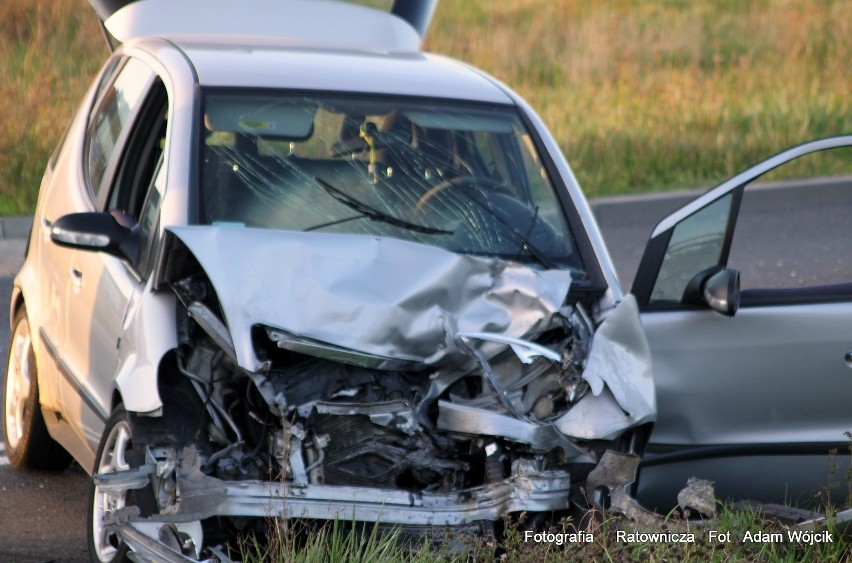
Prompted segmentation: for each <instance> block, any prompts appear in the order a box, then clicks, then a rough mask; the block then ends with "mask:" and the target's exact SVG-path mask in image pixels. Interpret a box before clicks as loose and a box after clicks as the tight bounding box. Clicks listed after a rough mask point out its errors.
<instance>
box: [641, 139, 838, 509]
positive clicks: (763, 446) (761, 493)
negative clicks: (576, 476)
mask: <svg viewBox="0 0 852 563" xmlns="http://www.w3.org/2000/svg"><path fill="white" fill-rule="evenodd" d="M815 171H818V173H819V174H820V177H819V178H815V177H813V176H814V175H815V174H816V173H817V172H815ZM825 171H829V172H828V174H829V176H825V174H826V172H825ZM791 177H795V178H803V177H805V178H807V179H806V180H801V181H799V180H797V181H790V180H785V181H776V180H778V179H779V178H791ZM633 293H634V294H635V295H636V298H637V301H638V303H639V305H640V310H641V311H642V322H643V325H644V327H645V331H646V334H647V337H648V341H649V344H650V347H651V352H652V357H653V362H654V375H655V380H656V386H657V404H658V408H659V415H658V420H657V425H656V427H655V429H654V431H653V434H652V436H651V443H650V445H649V448H648V452H647V455H646V457H645V460H644V461H643V465H642V469H641V475H640V479H639V497H640V500H642V501H643V502H645V503H646V504H647V505H649V506H650V507H654V508H659V509H667V508H670V507H672V506H674V505H675V504H676V499H675V495H676V493H677V490H678V488H679V487H681V486H682V485H683V484H684V483H685V482H686V480H687V478H688V477H691V476H695V477H702V478H706V479H710V480H713V481H715V483H716V491H717V495H719V496H720V497H721V498H734V499H757V500H761V501H764V502H793V503H803V504H807V503H809V502H811V503H812V502H814V501H815V500H817V499H815V497H814V495H816V494H818V493H819V492H820V491H825V490H826V486H827V485H828V484H829V482H830V481H831V480H832V479H834V481H835V482H840V484H841V485H845V483H843V477H844V474H845V472H846V471H847V470H848V468H849V458H848V456H849V448H850V438H849V437H848V436H846V435H844V433H846V432H849V431H852V369H850V368H852V136H842V137H833V138H828V139H823V140H819V141H814V142H811V143H807V144H804V145H801V146H798V147H794V148H792V149H789V150H787V151H785V152H782V153H780V154H778V155H776V156H774V157H772V158H770V159H768V160H766V161H764V162H762V163H760V164H758V165H757V166H754V167H752V168H750V169H749V170H746V171H745V172H743V173H741V174H739V175H737V176H736V177H734V178H732V179H731V180H729V181H727V182H725V183H723V184H721V185H720V186H719V187H717V188H715V189H712V190H710V191H709V192H707V193H706V194H704V195H702V196H701V197H699V198H698V199H696V200H695V201H693V202H692V203H690V204H688V205H686V206H684V207H682V208H681V209H679V210H678V211H676V212H674V213H673V214H671V215H670V216H668V217H666V218H665V219H663V220H662V221H661V222H660V223H659V224H658V225H657V227H656V228H655V229H654V231H653V233H652V235H651V239H650V241H649V243H648V246H647V247H646V250H645V254H644V256H643V258H642V261H641V263H640V266H639V270H638V272H637V275H636V278H635V281H634V285H633ZM833 450H836V452H838V455H840V456H845V457H843V458H836V457H833V456H832V455H831V452H832V451H833ZM833 465H836V467H832V466H833ZM838 468H839V471H838Z"/></svg>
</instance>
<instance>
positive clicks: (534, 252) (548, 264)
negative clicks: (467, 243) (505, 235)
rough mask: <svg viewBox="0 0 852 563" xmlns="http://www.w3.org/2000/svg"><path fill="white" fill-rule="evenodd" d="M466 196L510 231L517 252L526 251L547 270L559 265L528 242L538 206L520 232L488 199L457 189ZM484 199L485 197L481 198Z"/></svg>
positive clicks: (536, 217)
mask: <svg viewBox="0 0 852 563" xmlns="http://www.w3.org/2000/svg"><path fill="white" fill-rule="evenodd" d="M459 191H460V192H461V193H462V194H464V196H465V197H466V198H468V199H469V200H470V201H472V202H473V203H475V204H476V205H478V206H479V207H480V208H481V209H483V210H485V211H487V212H488V214H489V215H491V217H493V218H494V219H496V220H497V221H498V222H499V223H500V224H501V225H503V226H504V227H506V228H507V229H509V232H510V233H512V235H513V237H514V239H515V240H516V241H518V243H519V246H518V253H520V252H521V251H522V250H525V251H527V253H528V254H529V255H530V256H532V257H533V258H534V259H535V260H537V261H538V263H539V264H541V265H542V266H544V267H545V268H547V269H548V270H556V269H558V268H559V267H558V266H557V265H556V263H555V262H554V261H553V260H551V259H550V258H549V257H548V256H547V255H546V254H545V253H543V252H542V251H541V250H539V249H538V248H537V247H536V246H535V245H533V243H532V242H530V240H529V238H530V235H532V231H533V228H534V227H535V224H536V222H537V221H538V206H536V208H535V213H534V214H533V217H532V221H531V222H530V226H529V228H528V229H527V232H526V233H522V232H521V231H519V230H518V229H516V228H515V226H514V225H513V224H512V223H510V222H509V221H507V220H506V219H504V218H503V217H501V216H500V214H499V213H497V212H496V211H495V210H494V209H493V208H492V207H491V206H490V205H489V204H488V201H487V200H486V201H480V199H479V197H477V196H474V195H472V194H469V193H467V191H465V190H459ZM483 199H485V198H483ZM515 260H517V255H515Z"/></svg>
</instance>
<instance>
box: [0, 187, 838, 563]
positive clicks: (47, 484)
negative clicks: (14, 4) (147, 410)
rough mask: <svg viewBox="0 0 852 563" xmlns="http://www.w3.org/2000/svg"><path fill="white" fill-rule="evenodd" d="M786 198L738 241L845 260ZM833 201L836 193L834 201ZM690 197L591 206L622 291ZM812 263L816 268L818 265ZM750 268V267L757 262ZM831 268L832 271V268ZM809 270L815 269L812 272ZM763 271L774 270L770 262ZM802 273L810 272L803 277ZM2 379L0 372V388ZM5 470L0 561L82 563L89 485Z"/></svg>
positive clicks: (5, 292) (7, 276)
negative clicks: (804, 247)
mask: <svg viewBox="0 0 852 563" xmlns="http://www.w3.org/2000/svg"><path fill="white" fill-rule="evenodd" d="M847 189H848V188H847ZM792 193H793V192H792V191H790V190H787V189H781V190H767V191H765V193H764V194H763V195H762V196H761V197H762V198H763V199H764V200H765V202H764V203H766V202H768V203H770V204H771V208H772V212H771V213H768V214H766V213H764V215H768V219H767V221H768V222H764V223H762V226H761V227H759V228H757V227H755V228H753V229H752V230H748V229H746V230H744V231H743V233H744V235H745V236H746V237H765V238H766V239H768V240H770V241H773V244H772V245H770V247H772V248H770V251H771V252H775V251H778V252H781V253H783V254H784V255H785V256H788V257H789V259H787V260H788V261H787V262H786V263H785V264H783V268H785V274H786V272H787V270H789V271H791V272H793V271H799V270H796V269H797V268H798V269H800V270H802V271H809V272H810V271H818V270H819V269H820V268H822V269H825V266H827V265H829V264H828V262H827V261H826V260H825V259H824V258H820V256H815V255H814V253H813V252H796V251H794V252H790V251H789V249H790V247H791V239H794V238H796V237H798V238H803V239H808V237H807V236H804V237H802V236H801V229H800V226H801V225H803V224H807V225H808V228H812V229H813V230H814V231H813V232H816V233H819V232H820V230H822V231H826V232H827V233H829V234H831V233H833V234H837V233H838V232H839V229H840V228H844V229H847V230H846V231H844V232H845V233H847V235H849V236H835V237H834V240H835V241H836V244H837V246H836V247H830V248H825V249H821V252H823V253H824V254H827V255H830V256H832V257H834V256H836V255H841V254H842V255H843V256H846V255H848V252H845V248H844V246H845V245H848V241H849V239H850V236H852V233H849V230H848V229H849V227H848V225H852V222H849V221H848V217H849V216H850V215H852V209H850V205H849V203H846V202H844V203H843V205H841V204H840V198H839V197H837V198H834V199H832V200H830V201H828V202H827V203H826V202H822V203H821V204H820V205H819V206H814V207H807V206H805V207H806V208H803V206H802V205H800V204H795V205H793V204H790V203H789V202H788V199H789V198H788V196H789V195H791V194H792ZM840 193H841V192H840V191H838V194H840ZM695 195H696V194H695V193H683V194H675V195H653V196H644V197H627V198H614V199H608V200H605V201H599V202H595V203H594V204H593V207H594V209H595V214H596V216H597V217H598V221H599V224H600V226H601V229H602V231H603V233H604V238H605V239H606V241H607V245H608V247H609V250H610V252H611V254H612V257H613V260H614V262H615V264H616V267H617V269H618V271H619V273H620V278H621V281H622V284H623V286H624V287H625V289H626V290H627V289H629V288H630V285H631V283H632V279H633V274H634V273H635V270H636V267H637V265H638V263H639V259H640V257H641V254H642V251H643V250H644V246H645V243H646V241H647V240H648V236H649V235H650V233H651V230H652V228H653V226H654V225H655V224H656V222H657V221H658V220H659V219H661V218H662V217H664V216H665V215H666V214H668V213H669V212H670V211H672V210H674V209H676V208H677V207H679V206H680V205H682V204H683V203H686V202H687V201H689V200H690V199H692V198H693V197H694V196H695ZM845 199H847V200H848V198H845ZM743 211H746V210H745V209H744V210H743ZM764 218H766V217H764ZM0 226H2V225H0ZM18 232H19V233H20V232H24V233H25V232H26V231H25V230H23V231H21V230H18ZM825 234H826V233H825V232H823V233H822V235H825ZM3 235H5V236H6V237H10V236H12V237H14V236H15V234H14V233H10V232H7V231H5V230H3V229H0V236H3ZM19 236H23V235H19ZM826 240H827V239H826ZM794 242H795V241H794ZM23 246H24V241H23V239H22V238H18V239H15V238H5V239H3V238H0V356H2V357H3V358H5V356H6V346H7V343H8V340H9V327H8V320H7V319H8V303H9V293H10V291H11V282H12V278H13V277H14V275H15V273H16V272H17V269H18V268H19V267H20V263H21V255H22V251H23ZM790 260H792V261H793V262H792V263H791V262H790ZM819 260H822V262H821V263H818V262H819ZM796 261H798V262H796ZM815 261H816V262H815ZM752 262H754V263H755V264H758V263H759V262H760V261H759V260H753V261H752ZM831 264H835V266H836V261H833V262H831ZM814 265H816V266H817V268H814ZM841 265H842V264H841ZM771 266H772V267H773V268H775V267H776V266H777V267H779V268H780V267H782V266H781V265H778V264H776V263H775V262H773V263H772V264H771ZM808 268H810V270H807V269H808ZM846 268H848V264H847V265H846ZM844 269H845V268H844ZM776 273H777V272H776ZM761 275H762V274H761V272H760V268H757V267H756V269H755V271H754V272H753V273H751V274H750V276H751V277H750V278H749V279H752V280H755V281H756V282H759V281H760V280H761V278H760V276H761ZM815 279H816V278H815ZM3 371H5V370H3ZM4 375H5V374H4V373H2V372H0V382H2V380H3V379H4ZM0 409H2V405H0ZM7 463H8V462H7V461H6V460H5V456H4V450H3V447H2V442H0V561H3V562H5V561H15V562H19V563H29V562H47V561H56V562H60V561H61V562H77V561H88V558H87V556H86V539H85V537H86V526H85V517H86V516H85V512H86V496H87V491H88V487H89V480H88V478H87V476H86V475H85V473H84V472H83V471H82V470H81V469H80V468H79V467H77V466H76V465H75V466H72V467H71V468H69V469H67V470H66V471H64V472H62V473H59V474H49V473H23V472H19V471H16V470H14V469H12V468H11V467H10V466H8V465H7Z"/></svg>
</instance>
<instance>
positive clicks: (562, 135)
mask: <svg viewBox="0 0 852 563" xmlns="http://www.w3.org/2000/svg"><path fill="white" fill-rule="evenodd" d="M427 48H428V49H430V50H432V51H436V52H440V53H446V54H448V55H451V56H453V57H457V58H461V59H464V60H466V61H470V62H472V63H473V64H475V65H477V66H479V67H481V68H483V69H485V70H487V71H488V72H490V73H492V74H493V75H495V76H496V77H497V78H499V79H501V80H503V81H504V82H506V83H508V84H509V85H511V86H512V87H514V88H515V89H517V90H518V91H519V92H520V93H521V94H522V95H523V96H524V97H525V98H526V99H527V100H528V101H530V102H531V104H532V105H533V106H534V107H535V108H536V109H537V110H538V111H539V112H540V114H541V116H542V117H543V118H544V120H545V122H546V123H547V124H548V125H549V127H550V128H551V130H552V131H553V133H554V134H555V135H556V137H557V139H558V141H559V143H560V145H561V146H562V149H563V151H564V152H565V154H566V155H567V157H568V160H569V162H571V164H572V166H573V168H574V170H575V173H576V174H577V176H578V178H579V180H580V182H581V184H582V185H583V187H584V189H585V191H586V193H587V194H588V195H590V196H600V195H608V194H620V193H628V192H643V191H656V190H663V189H677V188H684V187H693V186H703V185H711V184H712V183H714V182H715V181H717V180H720V179H723V178H724V177H726V176H728V175H730V174H732V173H734V172H736V171H738V170H740V169H742V168H744V167H746V166H748V165H749V164H752V163H754V162H756V161H757V160H760V159H762V158H764V157H766V156H769V155H770V154H773V153H775V152H777V151H779V150H781V149H782V148H785V147H787V146H789V145H792V144H796V143H799V142H803V141H806V140H810V139H813V138H816V137H821V136H827V135H833V134H839V133H849V132H852V107H850V104H852V101H850V100H852V95H850V94H852V72H850V61H852V2H850V1H849V0H836V1H832V0H752V1H750V2H741V1H738V0H714V1H696V2H690V1H687V0H608V1H601V2H587V1H583V0H559V1H553V0H512V1H509V0H505V1H500V2H487V1H486V0H441V2H440V4H439V6H438V10H437V13H436V17H435V21H434V24H433V27H432V31H431V32H430V35H429V36H428V39H427ZM105 58H106V47H105V45H104V42H103V40H102V38H101V35H100V30H99V29H98V26H97V23H96V21H95V19H94V16H93V13H92V11H91V10H90V9H89V8H88V5H87V2H86V1H85V0H50V1H47V0H37V1H32V0H2V2H0V102H2V103H0V214H15V213H24V212H29V211H30V210H31V209H32V207H33V205H34V203H35V198H36V193H37V189H38V183H39V179H40V177H41V174H42V171H43V168H44V164H45V162H46V161H47V158H48V156H49V154H50V152H51V151H52V149H53V147H54V145H55V143H56V141H57V140H58V139H59V137H60V136H61V134H62V132H63V130H64V127H65V124H66V123H67V121H68V118H69V116H70V115H71V113H72V111H73V109H74V107H75V104H76V103H77V101H78V99H79V98H80V96H81V95H82V93H83V91H84V90H85V88H86V86H87V85H88V84H89V82H90V80H91V78H92V77H93V75H94V74H95V72H96V71H97V69H98V67H99V66H100V64H101V62H102V61H103V60H104V59H105Z"/></svg>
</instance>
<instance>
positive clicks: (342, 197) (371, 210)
mask: <svg viewBox="0 0 852 563" xmlns="http://www.w3.org/2000/svg"><path fill="white" fill-rule="evenodd" d="M314 180H315V181H316V182H317V183H318V184H319V185H320V186H322V188H323V189H324V190H325V191H326V192H327V193H328V195H330V196H331V197H333V198H334V199H336V200H337V201H339V202H340V203H342V204H343V205H345V206H346V207H348V208H350V209H353V210H355V211H357V212H358V213H360V214H361V215H362V216H363V217H366V218H367V219H370V220H371V221H379V222H381V223H387V224H388V225H393V226H394V227H401V228H403V229H408V230H409V231H416V232H418V233H424V234H427V235H451V234H453V231H447V230H444V229H435V228H433V227H426V226H425V225H418V224H417V223H411V222H409V221H406V220H404V219H400V218H399V217H394V216H393V215H388V214H387V213H384V212H383V211H380V210H378V209H376V208H375V207H372V206H369V205H367V204H366V203H364V202H362V201H358V200H357V199H355V198H354V197H352V196H350V195H349V194H347V193H345V192H342V191H340V190H338V189H337V188H335V187H334V186H332V185H331V184H329V183H328V182H326V181H325V180H323V179H322V178H320V177H319V176H314Z"/></svg>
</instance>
